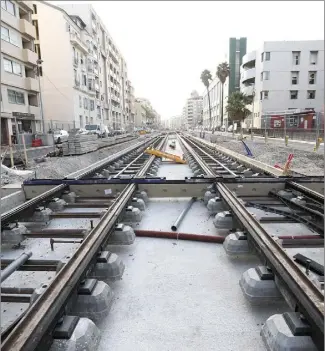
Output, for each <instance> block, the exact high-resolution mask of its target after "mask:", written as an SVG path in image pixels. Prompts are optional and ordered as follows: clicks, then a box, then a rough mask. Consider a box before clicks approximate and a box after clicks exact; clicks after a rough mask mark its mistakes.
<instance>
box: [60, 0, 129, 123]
mask: <svg viewBox="0 0 325 351" xmlns="http://www.w3.org/2000/svg"><path fill="white" fill-rule="evenodd" d="M60 7H61V8H63V9H64V10H65V11H67V13H69V14H70V15H75V16H79V17H80V18H81V19H82V20H83V21H84V23H85V24H86V29H87V30H88V33H89V34H90V36H91V38H92V44H93V45H92V46H93V47H92V48H91V47H90V48H89V49H90V50H93V53H94V54H95V56H96V53H97V54H98V59H99V60H100V71H101V72H100V76H99V83H100V82H102V85H101V86H100V93H99V95H100V101H101V109H102V112H103V113H104V114H105V116H104V121H105V122H106V118H108V121H109V124H110V125H111V126H112V127H113V128H114V129H122V128H126V129H129V128H130V123H132V121H130V112H129V111H130V109H129V106H128V103H127V102H126V99H127V95H128V86H127V82H128V72H127V65H126V61H125V59H124V58H123V55H122V54H121V52H120V50H119V49H118V47H117V45H116V43H115V42H114V40H113V38H112V37H111V35H110V34H109V32H108V30H107V28H106V26H105V25H104V24H103V22H102V20H101V18H100V16H99V15H98V14H97V13H96V12H95V10H94V8H93V7H92V5H90V4H86V3H85V4H62V5H61V4H60ZM94 45H95V46H94ZM96 49H97V50H96ZM103 106H104V110H105V109H106V110H107V112H105V111H103ZM105 106H107V108H105ZM107 114H108V117H107ZM105 124H107V123H105Z"/></svg>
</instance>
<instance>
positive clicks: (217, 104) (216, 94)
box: [202, 77, 229, 128]
mask: <svg viewBox="0 0 325 351" xmlns="http://www.w3.org/2000/svg"><path fill="white" fill-rule="evenodd" d="M228 89H229V78H227V79H226V81H225V83H224V96H223V118H224V123H223V124H224V125H225V126H227V118H228V117H227V111H226V106H227V100H228V91H229V90H228ZM202 95H203V106H202V109H203V127H204V128H210V114H209V100H208V92H207V89H204V91H203V94H202ZM209 95H210V108H211V126H212V128H217V127H221V108H222V104H221V98H222V84H221V82H220V80H219V79H218V77H215V78H214V79H213V80H212V81H211V83H210V86H209Z"/></svg>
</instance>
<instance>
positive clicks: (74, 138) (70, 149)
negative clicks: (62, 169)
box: [62, 134, 98, 156]
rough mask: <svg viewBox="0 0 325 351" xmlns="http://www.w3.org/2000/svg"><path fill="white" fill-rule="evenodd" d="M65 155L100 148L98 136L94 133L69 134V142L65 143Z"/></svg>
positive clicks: (80, 153) (78, 153)
mask: <svg viewBox="0 0 325 351" xmlns="http://www.w3.org/2000/svg"><path fill="white" fill-rule="evenodd" d="M62 148H63V155H65V156H66V155H82V154H86V153H87V152H91V151H96V150H97V149H98V137H97V135H92V134H85V135H82V134H74V135H69V138H68V142H66V143H63V147H62Z"/></svg>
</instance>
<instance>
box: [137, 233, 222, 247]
mask: <svg viewBox="0 0 325 351" xmlns="http://www.w3.org/2000/svg"><path fill="white" fill-rule="evenodd" d="M134 233H135V235H136V236H139V237H145V238H162V239H176V240H178V239H179V240H192V241H201V242H207V243H217V244H222V243H223V242H224V241H225V237H223V236H214V235H201V234H189V233H174V232H160V231H154V230H135V231H134Z"/></svg>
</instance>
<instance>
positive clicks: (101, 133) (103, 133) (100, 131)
mask: <svg viewBox="0 0 325 351" xmlns="http://www.w3.org/2000/svg"><path fill="white" fill-rule="evenodd" d="M85 129H86V131H87V132H88V133H90V134H97V136H98V138H105V137H107V136H108V134H109V130H108V128H107V126H105V125H104V124H86V125H85Z"/></svg>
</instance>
